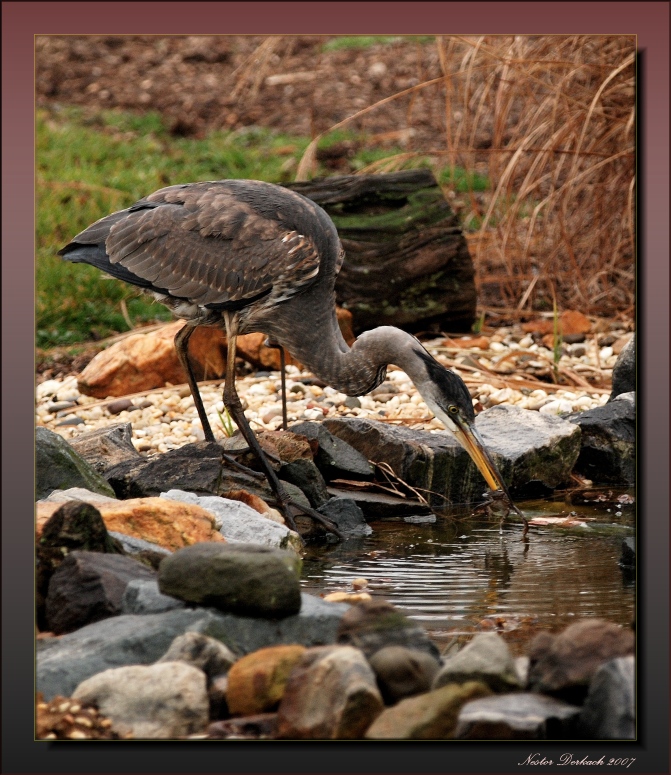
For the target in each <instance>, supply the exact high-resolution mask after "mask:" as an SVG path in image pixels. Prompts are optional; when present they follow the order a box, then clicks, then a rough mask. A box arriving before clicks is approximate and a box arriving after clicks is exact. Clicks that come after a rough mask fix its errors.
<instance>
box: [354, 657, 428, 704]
mask: <svg viewBox="0 0 671 775" xmlns="http://www.w3.org/2000/svg"><path fill="white" fill-rule="evenodd" d="M368 661H369V662H370V666H371V667H372V668H373V670H374V672H375V677H376V678H377V684H378V686H379V687H380V692H381V693H382V698H383V699H384V702H385V705H393V704H394V703H395V702H398V701H399V700H402V699H404V698H405V697H412V696H413V695H414V694H421V693H422V692H428V691H429V689H430V688H431V684H432V683H433V679H434V678H435V676H436V673H437V672H438V670H439V668H440V662H439V661H438V660H437V659H436V658H435V657H432V656H429V654H427V653H426V652H424V651H416V650H414V649H407V648H404V647H403V646H385V648H382V649H380V650H379V651H376V652H375V654H373V656H372V657H371V658H370V659H369V660H368Z"/></svg>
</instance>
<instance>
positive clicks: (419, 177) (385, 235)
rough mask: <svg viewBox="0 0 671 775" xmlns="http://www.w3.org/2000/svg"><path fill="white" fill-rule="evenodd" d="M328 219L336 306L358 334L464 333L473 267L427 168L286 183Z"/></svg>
mask: <svg viewBox="0 0 671 775" xmlns="http://www.w3.org/2000/svg"><path fill="white" fill-rule="evenodd" d="M286 187H287V188H290V189H292V190H293V191H297V192H298V193H300V194H303V195H304V196H307V197H308V198H309V199H312V200H313V201H314V202H316V203H317V204H319V205H320V206H321V207H323V208H324V209H325V210H326V212H327V213H328V214H329V215H330V216H331V218H332V219H333V221H334V223H335V225H336V228H337V229H338V233H339V235H340V239H341V241H342V244H343V247H344V248H345V262H344V265H343V268H342V270H341V271H340V274H339V276H338V279H337V282H336V295H337V303H338V304H339V305H340V306H342V307H344V308H345V309H348V310H349V311H350V312H351V313H352V315H353V317H354V331H355V333H360V332H361V331H363V330H366V329H368V328H373V327H375V326H380V325H395V326H399V327H401V328H404V329H406V330H407V331H411V332H415V333H416V332H418V331H439V330H443V331H467V330H469V329H470V327H471V325H472V324H473V321H474V320H475V307H476V290H475V281H474V274H475V273H474V269H473V262H472V260H471V256H470V254H469V252H468V246H467V244H466V240H465V238H464V236H463V234H462V231H461V227H460V224H459V220H458V218H457V216H456V215H455V214H454V213H453V212H452V210H451V208H450V206H449V204H448V203H447V202H446V200H445V198H444V196H443V192H442V190H441V188H440V186H439V185H438V183H437V182H436V179H435V178H434V176H433V173H432V172H431V171H430V170H407V171H403V172H395V173H391V174H384V175H343V176H334V177H329V178H316V179H315V180H312V181H308V182H299V183H290V184H286Z"/></svg>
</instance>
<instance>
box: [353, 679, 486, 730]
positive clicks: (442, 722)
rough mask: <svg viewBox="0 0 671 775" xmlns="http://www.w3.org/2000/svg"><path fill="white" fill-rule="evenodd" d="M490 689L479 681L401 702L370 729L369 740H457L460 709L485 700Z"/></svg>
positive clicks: (437, 690) (442, 689)
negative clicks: (473, 701)
mask: <svg viewBox="0 0 671 775" xmlns="http://www.w3.org/2000/svg"><path fill="white" fill-rule="evenodd" d="M488 694H490V690H489V689H488V688H487V687H486V686H485V685H484V684H481V683H478V682H477V681H469V682H468V683H465V684H448V685H447V686H443V687H441V688H440V689H434V690H433V691H431V692H427V693H425V694H420V695H419V696H417V697H410V698H408V699H406V700H401V701H400V702H399V703H398V704H397V705H394V706H393V707H392V708H387V709H386V710H385V711H383V712H382V713H381V714H380V715H379V716H378V717H377V719H375V721H374V722H373V724H372V725H371V726H370V728H369V729H368V731H367V732H366V738H368V739H370V740H393V739H397V740H444V739H446V738H451V737H454V730H455V727H456V724H457V718H458V715H459V711H460V710H461V707H462V706H463V705H464V704H465V703H467V702H469V701H470V700H474V699H477V698H478V697H486V696H487V695H488Z"/></svg>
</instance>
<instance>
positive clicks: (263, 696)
mask: <svg viewBox="0 0 671 775" xmlns="http://www.w3.org/2000/svg"><path fill="white" fill-rule="evenodd" d="M304 652H305V646H299V645H290V646H271V647H270V648H265V649H259V650H258V651H254V652H252V653H251V654H247V655H246V656H244V657H242V658H241V659H239V660H238V661H237V662H236V663H235V664H234V665H233V666H232V667H231V669H230V671H229V673H228V687H227V690H226V700H227V704H228V709H229V712H230V713H231V714H233V715H235V716H251V715H254V714H257V713H264V712H266V711H270V710H275V709H276V708H277V706H278V705H279V702H280V700H281V699H282V696H283V695H284V690H285V687H286V684H287V680H288V679H289V674H290V673H291V671H292V670H293V668H294V666H295V665H296V663H297V662H298V661H299V660H300V658H301V657H302V655H303V653H304Z"/></svg>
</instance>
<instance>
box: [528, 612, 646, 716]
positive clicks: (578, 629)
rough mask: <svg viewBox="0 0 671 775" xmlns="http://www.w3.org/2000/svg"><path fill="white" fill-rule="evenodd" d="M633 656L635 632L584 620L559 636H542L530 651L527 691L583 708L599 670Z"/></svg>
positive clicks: (605, 623) (611, 624)
mask: <svg viewBox="0 0 671 775" xmlns="http://www.w3.org/2000/svg"><path fill="white" fill-rule="evenodd" d="M633 652H634V633H633V631H632V630H629V629H625V628H623V627H619V626H618V625H616V624H613V623H612V622H606V621H604V620H602V619H584V620H582V621H579V622H576V623H575V624H572V625H571V626H570V627H567V628H566V629H565V630H564V631H563V632H561V633H559V634H558V635H552V634H550V633H548V632H541V633H539V634H538V635H537V636H536V637H535V638H534V640H533V641H532V642H531V644H530V647H529V659H530V665H529V685H528V688H529V689H530V690H531V691H535V692H544V693H546V694H552V695H554V696H556V697H558V698H560V699H564V700H566V701H567V702H572V703H574V704H581V703H582V701H583V700H584V698H585V695H586V694H587V689H588V686H589V683H590V681H591V680H592V676H593V675H594V673H595V672H596V671H597V669H598V668H599V667H600V666H601V665H602V664H603V663H604V662H607V661H609V660H611V659H614V658H616V657H621V656H627V655H629V654H633Z"/></svg>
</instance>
